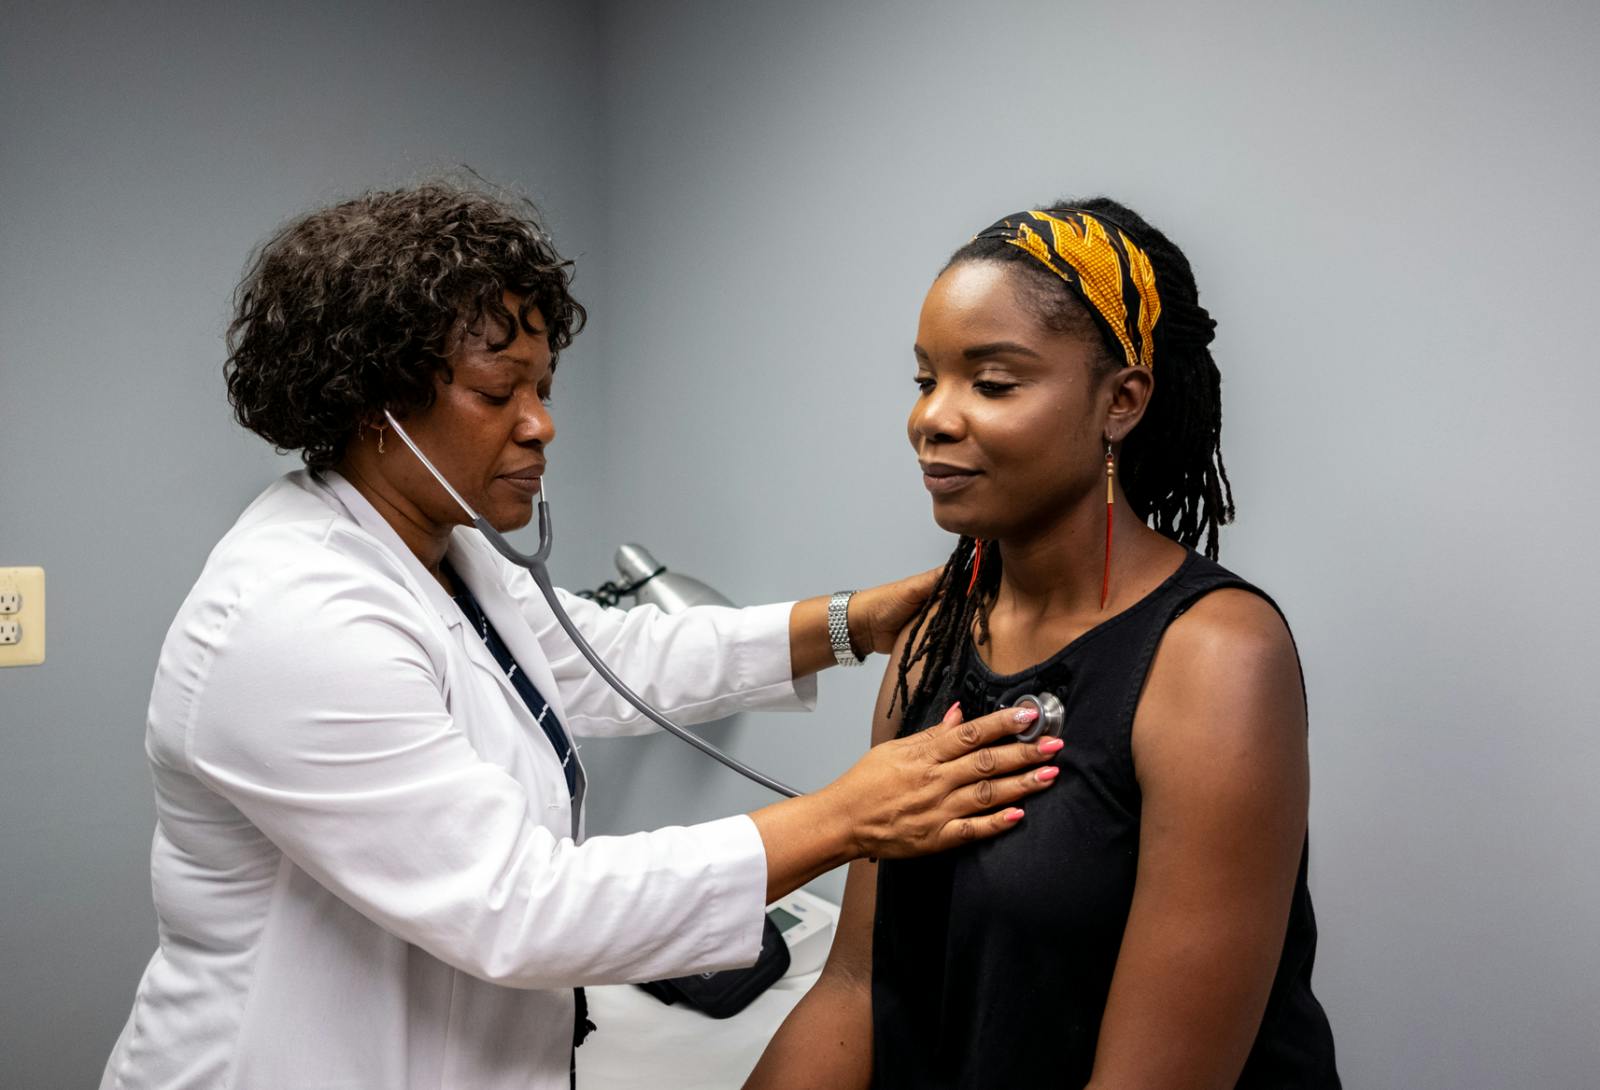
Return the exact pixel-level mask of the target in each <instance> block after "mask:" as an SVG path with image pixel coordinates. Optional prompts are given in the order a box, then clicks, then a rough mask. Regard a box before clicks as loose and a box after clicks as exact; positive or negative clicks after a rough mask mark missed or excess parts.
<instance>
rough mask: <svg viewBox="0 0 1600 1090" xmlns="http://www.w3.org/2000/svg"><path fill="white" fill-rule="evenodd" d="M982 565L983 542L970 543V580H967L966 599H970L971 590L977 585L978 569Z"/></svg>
mask: <svg viewBox="0 0 1600 1090" xmlns="http://www.w3.org/2000/svg"><path fill="white" fill-rule="evenodd" d="M982 564H983V542H982V541H981V540H979V541H974V542H973V543H972V578H971V579H969V580H967V597H968V598H970V597H972V588H973V587H975V586H977V585H978V568H979V567H981V566H982Z"/></svg>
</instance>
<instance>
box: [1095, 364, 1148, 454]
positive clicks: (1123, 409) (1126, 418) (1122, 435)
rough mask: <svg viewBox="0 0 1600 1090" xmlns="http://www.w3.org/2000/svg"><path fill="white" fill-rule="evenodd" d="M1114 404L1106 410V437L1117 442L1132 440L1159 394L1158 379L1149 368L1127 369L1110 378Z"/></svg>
mask: <svg viewBox="0 0 1600 1090" xmlns="http://www.w3.org/2000/svg"><path fill="white" fill-rule="evenodd" d="M1106 384H1107V387H1108V388H1109V393H1110V404H1109V405H1108V406H1107V408H1106V434H1107V435H1109V436H1111V438H1112V439H1113V440H1115V441H1117V442H1121V441H1122V440H1123V439H1126V438H1127V437H1128V433H1129V432H1130V431H1132V430H1133V429H1134V426H1135V425H1137V424H1138V423H1139V421H1140V420H1142V419H1144V411H1145V409H1146V408H1148V407H1149V405H1150V395H1151V394H1153V393H1154V392H1155V376H1154V375H1152V374H1151V373H1150V368H1148V367H1124V368H1122V370H1120V371H1118V372H1116V373H1115V374H1112V375H1109V376H1107V378H1106Z"/></svg>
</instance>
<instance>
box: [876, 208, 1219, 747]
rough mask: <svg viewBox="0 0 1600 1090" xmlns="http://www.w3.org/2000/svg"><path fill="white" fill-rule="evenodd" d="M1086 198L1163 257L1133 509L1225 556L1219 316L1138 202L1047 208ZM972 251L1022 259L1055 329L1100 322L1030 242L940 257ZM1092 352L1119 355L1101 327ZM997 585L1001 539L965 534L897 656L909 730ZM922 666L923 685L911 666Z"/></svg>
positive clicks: (982, 256) (1130, 484)
mask: <svg viewBox="0 0 1600 1090" xmlns="http://www.w3.org/2000/svg"><path fill="white" fill-rule="evenodd" d="M1073 209H1078V210H1082V211H1085V212H1088V213H1090V214H1091V215H1093V216H1095V217H1097V218H1099V219H1101V220H1103V221H1105V222H1106V223H1109V224H1112V225H1114V226H1116V227H1117V228H1119V229H1121V230H1122V232H1123V233H1124V234H1126V235H1127V236H1128V237H1129V238H1131V239H1133V241H1134V242H1135V243H1136V244H1137V245H1138V246H1139V247H1140V248H1141V249H1143V250H1144V252H1145V253H1146V254H1148V255H1149V257H1150V262H1151V264H1152V265H1153V266H1154V268H1155V275H1156V286H1157V290H1158V291H1159V293H1160V297H1161V318H1160V320H1159V321H1158V322H1157V323H1156V326H1155V331H1154V339H1155V352H1154V360H1155V374H1156V382H1155V388H1154V390H1153V391H1152V393H1151V396H1150V402H1149V404H1148V406H1147V407H1146V409H1145V413H1144V416H1143V418H1142V419H1141V421H1140V423H1139V425H1138V426H1137V427H1135V428H1134V430H1133V431H1132V432H1130V433H1129V434H1128V435H1127V437H1126V438H1125V439H1124V440H1123V442H1122V454H1121V457H1120V459H1119V467H1118V468H1119V477H1120V480H1121V482H1122V489H1123V493H1124V494H1125V495H1126V496H1127V498H1128V504H1129V506H1130V507H1132V508H1133V512H1134V514H1136V515H1138V516H1139V518H1141V519H1143V520H1144V521H1145V522H1146V523H1147V524H1148V525H1149V526H1150V527H1151V528H1152V529H1154V530H1156V531H1157V532H1159V533H1161V534H1164V535H1165V536H1167V537H1169V538H1171V539H1172V540H1173V541H1176V542H1178V543H1179V544H1182V545H1185V546H1187V547H1189V548H1191V549H1195V548H1201V547H1202V543H1203V547H1204V551H1205V555H1206V556H1208V557H1210V558H1211V559H1213V560H1215V559H1216V557H1217V530H1218V528H1219V527H1220V526H1222V525H1223V524H1225V523H1229V522H1232V521H1233V516H1234V509H1233V488H1232V486H1231V485H1230V484H1229V482H1228V471H1227V469H1226V468H1225V467H1224V466H1223V463H1222V375H1221V373H1220V372H1219V371H1218V370H1217V365H1216V363H1215V362H1214V361H1213V360H1212V358H1211V348H1210V345H1211V341H1212V338H1213V337H1214V335H1215V331H1216V322H1214V321H1213V320H1212V318H1211V315H1210V314H1208V313H1207V312H1206V309H1205V308H1204V307H1203V306H1201V305H1200V299H1199V289H1198V288H1197V287H1196V286H1195V282H1194V272H1193V271H1192V270H1191V269H1190V267H1189V259H1188V258H1186V257H1185V256H1184V255H1183V251H1182V250H1180V249H1178V247H1177V246H1175V245H1174V244H1173V243H1172V241H1171V240H1170V239H1168V238H1167V236H1166V235H1164V234H1162V233H1161V232H1160V231H1158V230H1157V229H1156V228H1154V227H1152V226H1151V225H1150V224H1149V223H1147V222H1146V221H1145V220H1144V218H1143V217H1141V216H1140V215H1139V214H1138V213H1137V212H1134V211H1133V210H1132V209H1130V208H1128V207H1126V206H1125V205H1122V204H1120V203H1118V202H1117V201H1114V200H1111V199H1110V198H1109V197H1092V198H1090V199H1088V200H1083V201H1061V202H1058V203H1057V204H1055V205H1052V206H1051V207H1050V208H1048V209H1045V211H1052V212H1054V211H1068V210H1073ZM971 261H993V262H1006V263H1010V264H1014V265H1015V266H1016V267H1017V268H1018V269H1019V270H1021V275H1023V276H1025V277H1027V279H1026V280H1025V281H1024V282H1023V283H1024V284H1025V285H1026V287H1025V290H1027V291H1028V292H1029V293H1030V296H1031V299H1030V301H1031V302H1033V303H1035V305H1036V306H1037V307H1038V311H1039V318H1040V321H1041V322H1042V323H1043V324H1044V327H1045V328H1046V329H1049V330H1051V331H1053V332H1071V331H1076V330H1080V329H1087V328H1089V327H1091V326H1093V327H1094V328H1095V329H1096V330H1097V331H1098V330H1099V329H1100V327H1099V326H1098V325H1096V324H1095V323H1094V322H1093V321H1092V319H1091V318H1090V316H1089V312H1088V309H1087V307H1085V305H1084V304H1083V303H1082V301H1081V300H1079V298H1078V296H1077V295H1076V294H1075V293H1074V292H1073V290H1072V289H1071V288H1070V287H1068V286H1067V285H1066V284H1065V283H1063V282H1062V280H1061V279H1060V278H1059V277H1057V276H1056V275H1054V274H1053V273H1051V272H1050V271H1049V270H1048V269H1046V268H1044V267H1042V266H1041V265H1040V264H1039V263H1038V262H1037V261H1035V260H1034V259H1033V258H1032V257H1031V256H1029V255H1028V254H1027V253H1025V252H1023V251H1022V250H1019V249H1018V248H1017V247H1015V246H1012V245H1009V244H1008V243H1006V242H1005V241H1003V240H1001V239H996V238H975V239H973V240H972V241H971V242H969V243H967V244H966V245H965V246H963V247H961V248H960V249H959V250H957V251H956V252H955V253H954V254H952V255H951V257H950V260H949V261H948V262H946V263H945V266H944V269H941V270H940V272H941V273H943V272H944V271H945V270H947V269H950V268H952V267H953V266H956V265H960V264H965V263H967V262H971ZM1099 339H1100V341H1101V342H1102V343H1101V348H1102V351H1101V352H1099V353H1097V354H1096V359H1095V362H1094V364H1093V366H1094V367H1095V369H1096V371H1097V377H1103V376H1104V375H1106V374H1109V373H1111V372H1112V371H1113V370H1116V369H1117V368H1119V367H1121V366H1122V359H1123V356H1122V353H1121V352H1120V350H1114V349H1115V348H1116V346H1114V345H1112V344H1110V343H1109V342H1108V341H1107V339H1106V337H1105V334H1104V332H1103V331H1101V332H1100V337H1099ZM999 590H1000V550H999V548H998V547H997V546H996V545H995V544H994V543H993V542H979V541H977V540H975V539H973V538H971V537H966V536H963V537H961V538H960V539H959V540H958V541H957V543H956V547H955V551H954V552H953V553H951V554H950V559H949V560H948V561H947V562H946V563H945V566H944V571H943V572H941V573H940V576H939V581H938V582H937V583H936V584H935V586H934V590H933V593H932V594H930V595H929V596H928V599H927V601H926V602H924V603H923V604H922V608H921V610H919V611H918V613H917V615H916V616H915V617H914V618H913V619H912V622H911V631H910V634H909V635H908V637H907V639H906V644H905V650H904V651H903V652H901V656H900V662H899V665H898V667H897V669H898V671H899V674H898V677H897V679H896V683H895V692H894V697H893V699H891V700H890V702H889V714H891V715H892V714H893V713H894V709H895V707H896V706H897V705H898V706H900V707H902V708H904V709H905V711H906V715H905V717H904V720H903V725H902V728H901V729H902V731H907V730H915V729H917V727H918V726H920V724H919V723H916V722H914V721H913V713H915V714H916V715H918V716H920V715H921V714H922V711H923V709H924V707H925V706H926V704H927V702H928V701H929V700H931V699H932V698H933V696H934V694H935V693H937V692H938V691H939V689H940V688H941V687H942V685H943V684H944V682H945V681H946V676H947V675H948V674H949V672H950V671H951V670H953V669H954V668H955V666H956V663H957V662H958V661H959V659H960V657H961V651H962V649H963V647H964V646H965V644H966V641H967V640H968V639H971V638H973V636H974V630H976V642H977V643H979V644H983V643H987V642H988V639H989V607H990V606H991V605H992V604H993V603H994V600H995V597H996V596H997V595H998V593H999ZM919 664H921V665H922V673H921V676H920V678H919V679H918V681H917V686H916V689H915V691H914V692H913V691H910V681H909V678H910V675H911V672H912V670H913V669H914V668H915V667H917V666H918V665H919Z"/></svg>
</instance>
